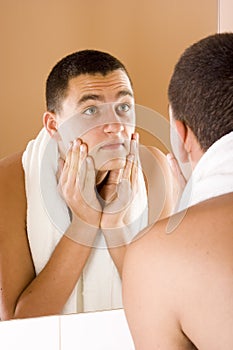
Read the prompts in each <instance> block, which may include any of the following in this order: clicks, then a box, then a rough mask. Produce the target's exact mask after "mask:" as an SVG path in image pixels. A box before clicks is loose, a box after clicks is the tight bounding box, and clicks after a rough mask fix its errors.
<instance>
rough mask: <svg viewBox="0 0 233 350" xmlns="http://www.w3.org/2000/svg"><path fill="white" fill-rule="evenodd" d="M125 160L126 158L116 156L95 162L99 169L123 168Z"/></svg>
mask: <svg viewBox="0 0 233 350" xmlns="http://www.w3.org/2000/svg"><path fill="white" fill-rule="evenodd" d="M125 162H126V158H115V159H110V160H107V161H106V162H102V163H98V162H95V168H96V170H98V171H110V170H117V169H123V168H124V166H125Z"/></svg>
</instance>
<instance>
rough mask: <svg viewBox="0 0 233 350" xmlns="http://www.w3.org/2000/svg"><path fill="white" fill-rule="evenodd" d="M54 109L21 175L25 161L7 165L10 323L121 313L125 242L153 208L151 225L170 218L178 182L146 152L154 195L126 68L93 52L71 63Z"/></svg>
mask: <svg viewBox="0 0 233 350" xmlns="http://www.w3.org/2000/svg"><path fill="white" fill-rule="evenodd" d="M46 101H47V111H46V113H45V114H44V118H43V121H44V129H43V130H41V132H40V133H39V135H38V136H37V138H36V139H35V140H33V141H31V142H30V143H29V144H28V146H27V148H26V150H25V152H24V154H23V168H22V154H21V153H19V154H16V155H14V156H12V157H9V158H7V159H4V160H2V161H1V165H0V167H1V173H0V174H1V178H0V188H1V204H0V207H1V219H0V220H1V221H0V237H1V248H0V249H1V250H0V259H1V261H0V266H1V273H0V276H1V278H0V280H1V282H0V284H1V289H0V292H1V293H0V295H1V303H0V305H1V307H0V317H1V319H2V320H6V319H11V318H19V317H20V318H22V317H33V316H40V315H50V314H59V313H72V312H81V311H94V310H100V309H109V308H116V307H121V283H120V276H121V272H122V265H123V259H124V255H125V249H126V246H127V244H128V243H129V241H130V240H131V239H132V237H133V236H134V235H135V234H136V233H137V232H139V231H140V230H141V229H142V228H143V227H145V226H146V225H147V223H148V218H147V207H148V206H149V209H148V210H149V214H148V215H149V222H152V221H154V220H156V219H158V218H159V217H164V216H166V215H168V214H169V212H170V210H171V205H172V195H173V193H172V177H171V173H170V172H169V168H168V166H167V163H166V159H165V157H164V156H163V154H162V153H161V152H160V151H159V150H157V149H150V150H149V151H147V150H146V149H145V148H142V150H140V155H141V158H143V157H145V158H146V162H147V168H146V164H144V163H145V162H144V163H143V159H141V163H142V169H143V171H144V168H146V170H145V180H146V185H147V191H146V188H145V181H144V178H143V174H142V170H141V167H140V163H139V156H138V142H139V141H138V135H137V133H135V130H134V128H135V120H134V119H135V115H134V95H133V89H132V84H131V81H130V78H129V75H128V73H127V71H126V69H125V67H124V66H123V64H122V63H121V62H119V61H118V60H117V59H116V58H114V57H112V56H111V55H109V54H107V53H104V52H99V51H95V50H84V51H80V52H77V53H74V54H71V55H69V56H67V57H65V58H64V59H62V60H61V61H59V62H58V63H57V64H56V65H55V67H54V68H53V69H52V71H51V73H50V75H49V77H48V79H47V84H46ZM58 158H60V160H59V159H58ZM151 160H153V162H154V165H153V167H152V166H151ZM148 161H149V167H148ZM57 162H59V164H60V167H59V168H57ZM148 172H149V173H148ZM150 176H151V178H150ZM57 182H58V183H57ZM25 189H26V193H25ZM58 190H59V191H58ZM154 203H156V206H155V205H154ZM103 248H105V249H103Z"/></svg>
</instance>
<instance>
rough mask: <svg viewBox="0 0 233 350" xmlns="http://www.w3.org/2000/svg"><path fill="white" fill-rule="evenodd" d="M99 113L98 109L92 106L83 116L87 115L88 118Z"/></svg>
mask: <svg viewBox="0 0 233 350" xmlns="http://www.w3.org/2000/svg"><path fill="white" fill-rule="evenodd" d="M97 111H98V108H97V107H95V106H91V107H88V108H87V109H85V111H84V112H83V114H86V115H88V116H91V115H94V114H96V113H97Z"/></svg>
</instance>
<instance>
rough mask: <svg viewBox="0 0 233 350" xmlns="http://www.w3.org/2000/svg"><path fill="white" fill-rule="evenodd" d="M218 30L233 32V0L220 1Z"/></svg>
mask: <svg viewBox="0 0 233 350" xmlns="http://www.w3.org/2000/svg"><path fill="white" fill-rule="evenodd" d="M218 31H219V33H222V32H229V31H231V32H233V0H219V2H218Z"/></svg>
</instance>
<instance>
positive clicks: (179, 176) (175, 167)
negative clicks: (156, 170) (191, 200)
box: [167, 153, 187, 191]
mask: <svg viewBox="0 0 233 350" xmlns="http://www.w3.org/2000/svg"><path fill="white" fill-rule="evenodd" d="M167 160H168V163H169V166H170V168H171V171H172V174H173V175H174V177H175V179H176V181H177V183H178V186H179V188H180V189H181V190H182V191H183V189H184V188H185V186H186V183H187V181H186V179H185V177H184V175H183V173H182V171H181V169H180V166H179V163H178V161H177V159H176V158H175V156H174V155H173V154H172V153H168V154H167Z"/></svg>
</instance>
